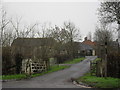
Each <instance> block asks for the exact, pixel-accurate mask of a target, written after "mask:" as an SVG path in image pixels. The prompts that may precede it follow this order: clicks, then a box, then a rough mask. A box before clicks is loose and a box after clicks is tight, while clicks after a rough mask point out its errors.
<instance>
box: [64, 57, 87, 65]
mask: <svg viewBox="0 0 120 90" xmlns="http://www.w3.org/2000/svg"><path fill="white" fill-rule="evenodd" d="M84 59H85V58H84V57H82V58H76V59H73V60H70V61H66V62H64V64H75V63H78V62H80V61H83V60H84Z"/></svg>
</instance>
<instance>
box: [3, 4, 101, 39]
mask: <svg viewBox="0 0 120 90" xmlns="http://www.w3.org/2000/svg"><path fill="white" fill-rule="evenodd" d="M99 4H100V2H4V3H3V7H4V9H5V10H6V11H7V14H8V16H9V17H12V18H14V17H16V16H18V17H22V21H23V23H24V24H32V23H36V22H39V23H51V25H52V26H54V25H58V26H62V25H63V22H64V21H71V22H73V23H74V24H75V25H76V27H78V28H79V29H80V34H81V36H82V39H83V38H84V37H85V36H86V35H88V33H89V32H92V34H93V33H94V31H95V26H96V24H97V21H98V15H97V9H98V7H99V6H100V5H99Z"/></svg>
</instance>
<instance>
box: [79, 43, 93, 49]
mask: <svg viewBox="0 0 120 90" xmlns="http://www.w3.org/2000/svg"><path fill="white" fill-rule="evenodd" d="M80 47H81V50H92V49H93V47H92V46H91V45H88V44H85V43H81V44H80Z"/></svg>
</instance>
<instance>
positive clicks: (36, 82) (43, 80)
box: [2, 56, 96, 88]
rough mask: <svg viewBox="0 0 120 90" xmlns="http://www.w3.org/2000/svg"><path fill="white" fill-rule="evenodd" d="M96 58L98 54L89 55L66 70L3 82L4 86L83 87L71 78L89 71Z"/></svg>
mask: <svg viewBox="0 0 120 90" xmlns="http://www.w3.org/2000/svg"><path fill="white" fill-rule="evenodd" d="M94 59H96V56H87V57H86V59H85V60H83V61H82V62H80V63H77V64H73V65H71V67H70V68H67V69H64V70H60V71H57V72H53V73H49V74H45V75H42V76H38V77H34V78H31V79H26V80H20V81H8V82H3V83H2V88H81V87H80V86H76V85H74V84H73V83H72V81H71V78H78V77H80V76H82V75H84V74H85V73H86V72H88V71H89V70H90V61H92V60H94Z"/></svg>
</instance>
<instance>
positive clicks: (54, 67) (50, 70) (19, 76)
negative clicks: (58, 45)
mask: <svg viewBox="0 0 120 90" xmlns="http://www.w3.org/2000/svg"><path fill="white" fill-rule="evenodd" d="M68 67H69V66H57V65H56V66H52V67H50V69H49V70H48V71H45V72H42V73H36V74H32V75H31V76H28V75H26V74H16V75H2V76H0V79H1V80H8V79H17V80H20V79H25V78H29V77H37V76H41V75H44V74H47V73H51V72H55V71H59V70H62V69H65V68H68Z"/></svg>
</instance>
